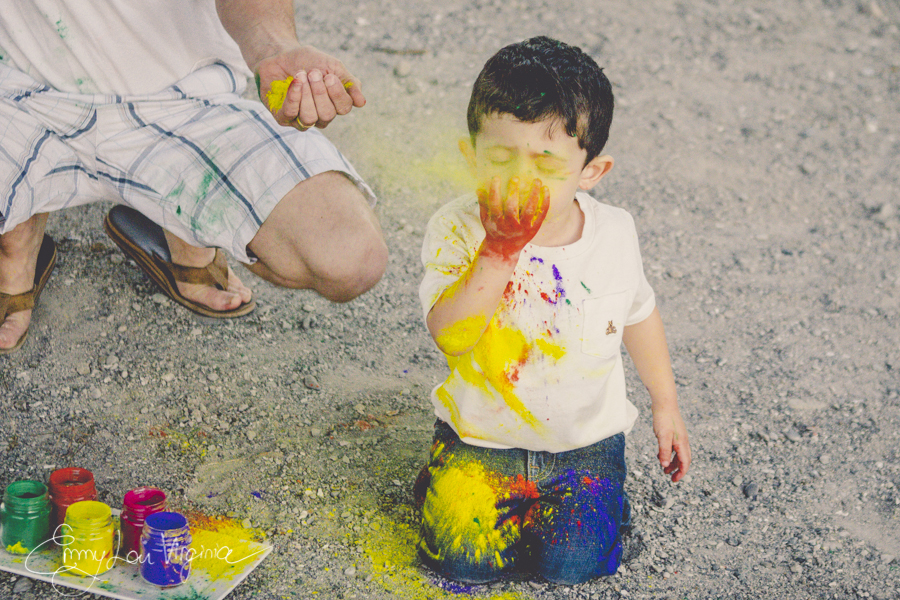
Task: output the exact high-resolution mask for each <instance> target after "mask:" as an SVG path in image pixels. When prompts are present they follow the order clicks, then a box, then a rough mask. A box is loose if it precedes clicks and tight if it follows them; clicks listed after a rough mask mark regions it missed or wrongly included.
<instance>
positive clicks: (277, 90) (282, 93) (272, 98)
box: [266, 77, 294, 112]
mask: <svg viewBox="0 0 900 600" xmlns="http://www.w3.org/2000/svg"><path fill="white" fill-rule="evenodd" d="M292 81H294V78H293V77H288V78H287V79H276V80H275V81H273V82H272V86H271V87H270V88H269V91H268V92H266V104H268V105H269V110H271V111H272V112H278V111H279V110H281V107H282V106H284V99H285V98H286V97H287V91H288V88H289V87H291V82H292Z"/></svg>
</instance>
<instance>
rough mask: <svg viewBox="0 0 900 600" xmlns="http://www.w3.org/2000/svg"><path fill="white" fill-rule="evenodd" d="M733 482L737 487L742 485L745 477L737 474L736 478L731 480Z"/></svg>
mask: <svg viewBox="0 0 900 600" xmlns="http://www.w3.org/2000/svg"><path fill="white" fill-rule="evenodd" d="M731 483H733V484H734V485H735V487H740V485H741V484H742V483H744V478H743V477H741V476H740V475H735V476H734V479H732V480H731Z"/></svg>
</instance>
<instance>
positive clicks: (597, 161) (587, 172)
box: [578, 154, 614, 191]
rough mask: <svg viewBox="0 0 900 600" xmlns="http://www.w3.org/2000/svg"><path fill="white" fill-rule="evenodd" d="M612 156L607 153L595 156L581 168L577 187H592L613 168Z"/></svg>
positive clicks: (584, 188) (587, 188)
mask: <svg viewBox="0 0 900 600" xmlns="http://www.w3.org/2000/svg"><path fill="white" fill-rule="evenodd" d="M613 162H614V161H613V158H612V156H610V155H608V154H604V155H603V156H597V157H595V158H593V159H592V160H591V162H589V163H588V164H586V165H585V166H584V168H583V169H582V170H581V178H580V179H579V180H578V187H579V188H581V189H583V190H585V191H587V190H589V189H591V188H593V187H594V186H595V185H597V183H598V182H599V181H600V180H601V179H603V176H604V175H606V174H607V173H609V172H610V171H611V170H612V168H613Z"/></svg>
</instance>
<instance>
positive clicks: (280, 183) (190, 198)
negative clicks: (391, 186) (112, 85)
mask: <svg viewBox="0 0 900 600" xmlns="http://www.w3.org/2000/svg"><path fill="white" fill-rule="evenodd" d="M245 87H246V81H244V79H243V78H242V77H239V76H236V75H235V74H234V73H233V72H232V71H231V70H230V69H229V68H228V67H227V66H225V65H224V64H222V63H214V64H211V65H208V66H206V67H203V68H200V69H198V70H197V71H194V72H193V73H191V74H190V75H188V76H187V77H185V78H184V79H182V80H181V81H179V82H178V83H177V84H175V85H173V86H171V87H169V88H167V89H165V90H162V91H161V92H158V93H155V94H150V95H145V96H106V95H86V94H70V93H62V92H58V91H56V90H54V89H52V88H50V87H48V86H46V85H43V84H41V83H39V82H37V81H35V80H34V79H32V78H31V77H29V76H28V75H26V74H24V73H22V72H20V71H18V70H15V69H12V68H10V67H8V66H5V65H2V64H0V233H5V232H6V231H9V230H10V229H12V228H13V227H15V226H16V225H18V224H19V223H22V222H24V221H26V220H28V219H29V218H30V217H31V216H33V215H35V214H37V213H44V212H52V211H55V210H59V209H61V208H68V207H71V206H78V205H80V204H86V203H89V202H94V201H97V200H112V201H113V202H117V203H122V204H127V205H129V206H132V207H133V208H135V209H137V210H138V211H140V212H142V213H143V214H145V215H146V216H147V217H149V218H150V219H152V220H153V221H155V222H156V223H158V224H159V225H161V226H162V227H165V228H166V229H168V230H169V231H171V232H172V233H174V234H175V235H177V236H178V237H180V238H182V239H184V240H185V241H187V242H188V243H192V244H194V245H197V246H209V247H219V248H223V249H225V250H226V251H228V252H230V253H231V254H232V255H233V256H234V257H235V258H237V259H238V260H240V261H241V262H245V263H249V262H253V261H252V260H251V258H250V257H248V256H247V244H248V243H249V242H250V240H252V239H253V237H254V236H255V235H256V232H257V231H258V230H259V228H260V226H261V225H262V223H263V222H264V221H265V220H266V217H268V215H269V213H270V212H271V211H272V209H273V208H274V207H275V206H276V205H277V204H278V202H279V201H280V200H281V199H282V198H283V197H284V196H285V194H287V193H288V192H289V191H290V190H291V189H292V188H293V187H294V186H295V185H297V184H298V183H300V182H301V181H303V180H304V179H307V178H309V177H312V176H313V175H316V174H318V173H322V172H325V171H337V172H341V173H344V174H345V175H346V176H347V177H348V178H349V179H350V180H351V181H353V182H354V183H355V184H356V185H357V187H358V188H359V189H360V191H361V192H362V193H363V194H364V195H365V196H366V197H367V198H368V200H369V202H370V203H371V204H374V203H375V195H374V194H373V193H372V190H371V189H370V188H369V187H368V186H367V185H366V184H365V183H364V182H363V181H362V179H361V178H360V177H359V175H358V174H357V173H356V170H355V169H354V168H353V166H352V165H350V163H349V162H348V161H347V159H346V158H344V156H343V155H342V154H341V153H340V152H339V151H338V150H337V148H335V147H334V145H333V144H332V143H331V142H329V141H328V139H327V138H325V136H324V135H322V134H321V133H320V132H319V131H317V130H315V129H310V130H309V131H305V132H300V131H297V130H295V129H291V128H286V127H282V126H280V125H278V124H277V123H276V122H275V119H274V118H273V117H272V115H271V114H269V112H268V111H266V110H265V109H264V107H263V106H262V104H260V103H259V102H257V101H255V100H248V99H245V98H242V97H241V93H242V92H243V90H244V88H245Z"/></svg>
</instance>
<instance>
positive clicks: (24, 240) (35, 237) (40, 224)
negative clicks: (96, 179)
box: [0, 213, 47, 350]
mask: <svg viewBox="0 0 900 600" xmlns="http://www.w3.org/2000/svg"><path fill="white" fill-rule="evenodd" d="M46 224H47V213H42V214H38V215H34V216H33V217H31V218H30V219H29V220H27V221H25V222H24V223H20V224H19V225H17V226H16V227H15V228H13V229H12V230H10V231H8V232H6V233H4V234H3V235H0V292H3V293H4V294H9V295H14V294H21V293H23V292H27V291H28V290H30V289H31V288H33V287H34V272H35V270H36V269H37V259H38V252H39V251H40V249H41V242H42V241H43V239H44V227H45V225H46ZM31 313H32V311H31V309H28V310H23V311H19V312H14V313H11V314H8V315H6V319H4V320H3V323H2V324H0V350H9V349H10V348H12V347H13V346H15V345H16V344H17V343H18V341H19V340H20V339H21V338H22V335H23V334H24V333H25V332H26V331H27V330H28V326H29V325H30V324H31Z"/></svg>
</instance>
